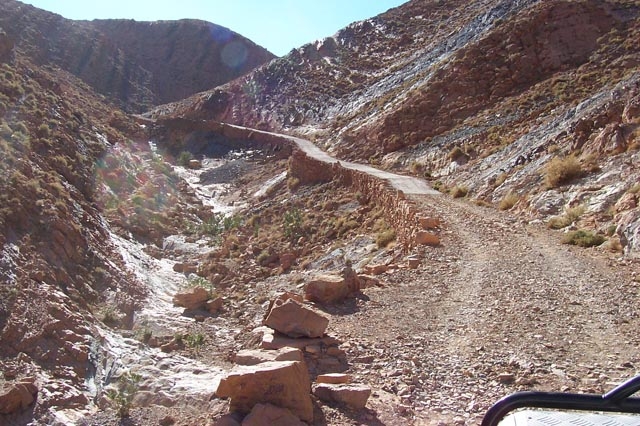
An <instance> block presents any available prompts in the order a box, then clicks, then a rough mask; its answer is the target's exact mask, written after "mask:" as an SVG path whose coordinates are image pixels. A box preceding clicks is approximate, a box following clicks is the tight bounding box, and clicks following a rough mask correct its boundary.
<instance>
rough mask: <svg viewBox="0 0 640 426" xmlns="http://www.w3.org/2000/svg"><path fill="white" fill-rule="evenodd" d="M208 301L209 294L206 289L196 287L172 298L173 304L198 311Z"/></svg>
mask: <svg viewBox="0 0 640 426" xmlns="http://www.w3.org/2000/svg"><path fill="white" fill-rule="evenodd" d="M208 299H209V292H208V291H207V289H205V288H203V287H199V286H196V287H191V288H189V289H186V290H184V291H181V292H178V293H176V294H175V296H173V304H174V306H182V307H183V308H186V309H200V308H203V307H204V305H205V303H206V302H207V300H208Z"/></svg>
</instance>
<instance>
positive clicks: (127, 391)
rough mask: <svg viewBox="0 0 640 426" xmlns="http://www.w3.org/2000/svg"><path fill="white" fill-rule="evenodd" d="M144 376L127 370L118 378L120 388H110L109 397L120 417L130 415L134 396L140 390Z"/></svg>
mask: <svg viewBox="0 0 640 426" xmlns="http://www.w3.org/2000/svg"><path fill="white" fill-rule="evenodd" d="M141 380H142V376H140V375H139V374H136V373H132V372H127V373H124V374H123V375H122V376H120V379H119V380H118V388H117V389H110V390H109V391H108V392H107V397H108V398H109V399H110V400H111V401H112V403H113V404H114V406H115V409H116V415H117V416H118V417H119V418H125V417H128V416H129V412H130V410H131V406H132V404H133V398H134V396H135V395H136V393H137V392H138V389H139V386H140V381H141Z"/></svg>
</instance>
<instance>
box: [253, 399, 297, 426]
mask: <svg viewBox="0 0 640 426" xmlns="http://www.w3.org/2000/svg"><path fill="white" fill-rule="evenodd" d="M263 425H271V426H305V425H306V423H304V422H302V421H300V419H299V418H297V417H296V416H294V415H293V413H292V412H291V411H289V410H288V409H286V408H282V407H276V406H275V405H272V404H256V405H255V407H253V410H251V412H250V413H249V415H248V416H247V417H245V418H244V420H243V421H242V426H263Z"/></svg>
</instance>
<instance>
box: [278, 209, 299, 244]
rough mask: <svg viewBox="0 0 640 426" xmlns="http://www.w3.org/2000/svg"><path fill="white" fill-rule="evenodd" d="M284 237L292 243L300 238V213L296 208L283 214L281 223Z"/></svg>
mask: <svg viewBox="0 0 640 426" xmlns="http://www.w3.org/2000/svg"><path fill="white" fill-rule="evenodd" d="M282 224H283V226H284V236H285V237H287V239H289V240H291V241H294V240H296V239H298V238H300V237H301V236H302V212H300V210H299V209H298V208H296V207H293V208H291V209H290V210H287V211H286V212H285V213H284V217H283V222H282Z"/></svg>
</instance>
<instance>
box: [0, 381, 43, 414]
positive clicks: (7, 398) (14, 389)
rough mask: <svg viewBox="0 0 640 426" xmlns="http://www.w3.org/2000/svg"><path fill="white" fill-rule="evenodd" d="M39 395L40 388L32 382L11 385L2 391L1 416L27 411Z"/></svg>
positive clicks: (0, 399) (0, 397)
mask: <svg viewBox="0 0 640 426" xmlns="http://www.w3.org/2000/svg"><path fill="white" fill-rule="evenodd" d="M37 395H38V388H37V387H36V385H34V384H33V383H30V382H19V383H15V384H13V385H9V386H8V387H5V388H4V389H2V390H1V391H0V414H12V413H17V412H19V411H22V410H25V409H27V407H29V406H30V405H31V404H33V403H34V402H35V400H36V398H37Z"/></svg>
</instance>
